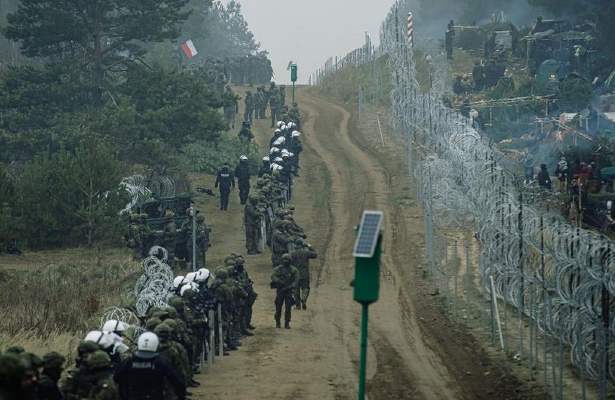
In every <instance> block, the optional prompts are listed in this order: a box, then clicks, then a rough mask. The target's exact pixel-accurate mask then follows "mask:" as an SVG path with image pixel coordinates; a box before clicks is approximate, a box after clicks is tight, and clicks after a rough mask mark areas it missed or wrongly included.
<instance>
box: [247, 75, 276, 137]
mask: <svg viewBox="0 0 615 400" xmlns="http://www.w3.org/2000/svg"><path fill="white" fill-rule="evenodd" d="M244 102H245V110H244V118H243V119H244V121H247V122H250V123H252V121H253V120H254V119H266V118H267V107H269V111H270V116H271V127H272V128H273V126H274V123H275V122H276V121H277V120H278V119H279V116H280V115H281V114H282V112H283V109H284V108H285V107H286V87H285V86H283V85H280V86H279V87H276V84H275V82H271V85H270V86H269V90H267V89H266V88H265V86H259V87H258V88H257V89H256V93H252V92H251V91H247V92H246V97H245V99H244ZM286 110H287V108H286Z"/></svg>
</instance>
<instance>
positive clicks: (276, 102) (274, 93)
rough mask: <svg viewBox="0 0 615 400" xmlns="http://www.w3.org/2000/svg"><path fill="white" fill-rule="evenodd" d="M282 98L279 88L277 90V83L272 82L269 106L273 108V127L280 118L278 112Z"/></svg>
mask: <svg viewBox="0 0 615 400" xmlns="http://www.w3.org/2000/svg"><path fill="white" fill-rule="evenodd" d="M281 101H282V99H281V98H280V92H279V90H276V88H275V83H273V82H272V83H271V96H270V97H269V108H270V109H271V127H272V128H273V127H275V123H276V121H277V119H278V113H279V112H280V107H281V106H282V104H281Z"/></svg>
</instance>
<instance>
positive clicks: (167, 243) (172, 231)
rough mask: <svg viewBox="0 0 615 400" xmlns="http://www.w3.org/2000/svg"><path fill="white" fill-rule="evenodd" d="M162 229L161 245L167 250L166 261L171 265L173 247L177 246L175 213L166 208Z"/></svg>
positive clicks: (173, 261)
mask: <svg viewBox="0 0 615 400" xmlns="http://www.w3.org/2000/svg"><path fill="white" fill-rule="evenodd" d="M164 218H165V221H164V229H163V232H162V247H164V248H165V249H166V250H167V252H168V257H169V258H168V263H169V265H170V266H171V267H172V266H173V264H174V263H175V247H176V246H177V225H176V224H175V213H173V211H171V210H170V209H167V210H166V211H165V213H164Z"/></svg>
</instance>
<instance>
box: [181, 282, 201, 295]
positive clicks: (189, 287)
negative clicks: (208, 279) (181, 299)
mask: <svg viewBox="0 0 615 400" xmlns="http://www.w3.org/2000/svg"><path fill="white" fill-rule="evenodd" d="M195 286H197V285H196V283H194V282H190V283H186V284H185V285H184V286H182V288H181V290H180V291H179V295H180V296H183V295H184V293H186V290H192V291H194V292H197V291H198V288H196V287H195Z"/></svg>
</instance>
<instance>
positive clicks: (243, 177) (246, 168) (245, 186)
mask: <svg viewBox="0 0 615 400" xmlns="http://www.w3.org/2000/svg"><path fill="white" fill-rule="evenodd" d="M235 178H237V186H238V187H239V202H240V203H241V205H244V204H246V201H247V200H248V195H249V194H250V165H249V164H248V157H247V156H245V155H242V156H241V157H239V164H237V167H235Z"/></svg>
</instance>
